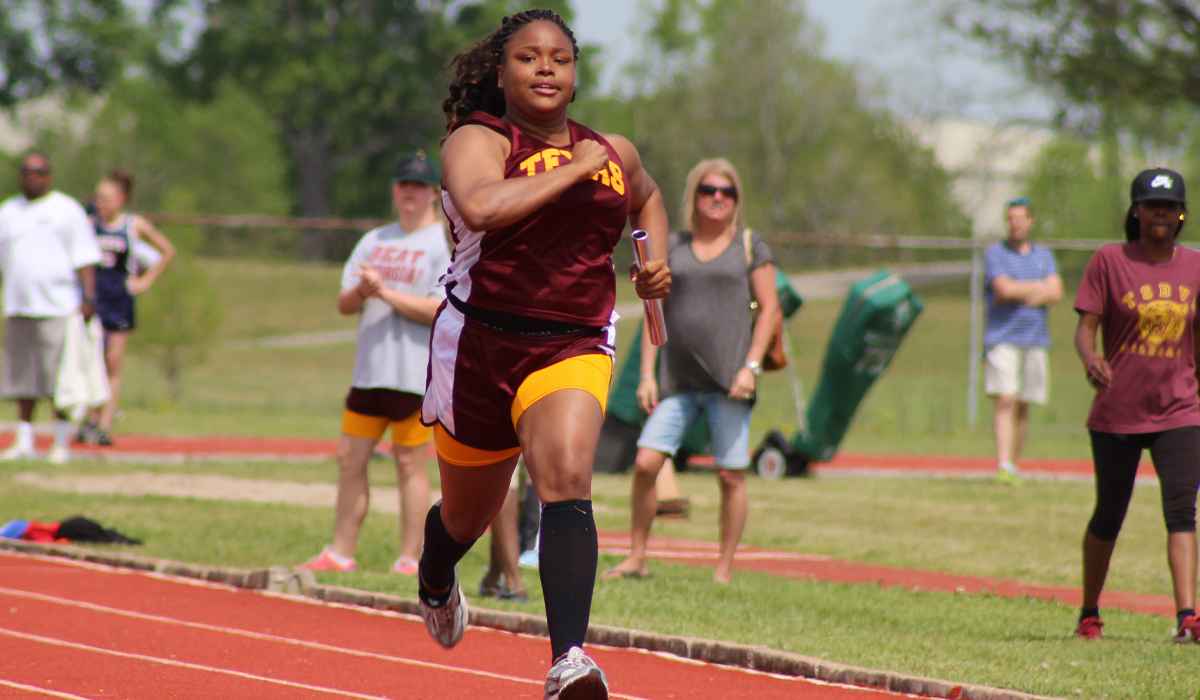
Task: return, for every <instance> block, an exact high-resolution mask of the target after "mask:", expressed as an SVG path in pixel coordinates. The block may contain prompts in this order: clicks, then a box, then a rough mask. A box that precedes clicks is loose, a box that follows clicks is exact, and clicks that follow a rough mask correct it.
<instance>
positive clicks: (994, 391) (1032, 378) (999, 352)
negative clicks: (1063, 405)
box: [983, 344, 1050, 404]
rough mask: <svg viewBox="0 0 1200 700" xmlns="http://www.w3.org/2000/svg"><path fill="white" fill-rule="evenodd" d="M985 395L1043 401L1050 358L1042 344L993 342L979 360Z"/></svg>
mask: <svg viewBox="0 0 1200 700" xmlns="http://www.w3.org/2000/svg"><path fill="white" fill-rule="evenodd" d="M983 366H984V370H983V376H984V387H985V389H984V390H985V391H986V392H987V394H988V396H1015V397H1017V401H1020V402H1021V403H1036V404H1044V403H1046V398H1047V397H1048V396H1049V393H1050V362H1049V360H1048V356H1047V353H1046V349H1045V348H1036V347H1017V346H1016V345H1003V344H1001V345H997V346H995V347H993V348H991V349H990V350H988V352H987V356H986V357H985V358H984V362H983Z"/></svg>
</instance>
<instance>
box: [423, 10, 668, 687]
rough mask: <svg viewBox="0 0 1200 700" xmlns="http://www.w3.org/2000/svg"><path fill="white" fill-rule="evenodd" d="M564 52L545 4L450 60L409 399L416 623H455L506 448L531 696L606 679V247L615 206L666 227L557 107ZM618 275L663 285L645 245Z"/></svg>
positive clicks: (645, 292)
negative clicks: (537, 678) (414, 381)
mask: <svg viewBox="0 0 1200 700" xmlns="http://www.w3.org/2000/svg"><path fill="white" fill-rule="evenodd" d="M577 57H578V47H577V46H576V43H575V39H574V35H573V34H572V33H571V30H570V29H569V28H567V26H566V24H565V23H564V22H563V21H562V19H561V18H560V17H559V16H558V15H556V14H555V13H553V12H550V11H548V10H529V11H526V12H521V13H519V14H516V15H513V16H511V17H506V18H505V19H504V20H503V22H502V24H501V26H500V28H499V29H497V30H496V31H494V32H493V33H492V34H490V35H489V36H488V37H487V38H485V39H484V40H483V41H482V42H480V43H479V44H478V45H476V46H475V47H474V48H471V49H469V50H467V51H465V52H463V53H461V54H459V55H458V56H457V57H455V59H454V62H453V66H454V69H455V76H454V79H453V81H452V83H451V85H450V98H449V99H447V100H446V102H445V103H444V105H443V109H444V111H445V112H446V116H447V132H448V137H447V139H446V141H445V145H444V148H443V151H442V173H443V176H442V187H443V192H442V203H443V207H444V209H445V211H446V215H447V219H448V220H449V222H450V224H451V235H452V237H453V239H454V244H455V246H454V259H453V262H452V263H451V265H450V269H449V271H448V272H447V274H446V276H445V278H444V280H445V282H446V292H447V304H445V305H443V306H442V307H441V309H440V310H439V311H438V315H437V318H436V319H435V320H434V326H433V336H432V338H431V341H430V343H431V352H430V371H429V386H428V387H427V389H426V392H425V402H424V406H423V420H424V422H425V423H426V424H428V425H432V426H433V427H434V444H435V445H436V447H437V452H438V466H439V468H440V470H441V487H442V500H441V501H440V502H438V503H436V504H434V506H433V508H431V509H430V511H429V515H428V518H427V519H426V523H425V547H424V550H423V552H422V554H421V562H420V576H419V578H420V586H419V594H420V599H421V607H422V613H423V615H424V618H425V622H426V626H427V627H428V629H429V632H430V634H431V635H432V636H433V637H434V638H435V639H436V640H437V641H438V642H440V643H441V644H442V645H443V646H445V647H447V648H449V647H452V646H454V645H455V644H456V643H458V641H459V639H461V638H462V635H463V632H464V630H465V627H466V622H467V606H466V599H465V597H464V596H463V593H462V588H461V586H460V585H459V581H458V578H457V576H456V574H455V565H456V564H457V563H458V561H459V560H460V559H461V558H462V557H463V555H464V554H466V553H467V551H468V550H469V549H470V548H471V545H473V544H474V543H475V540H476V539H477V538H479V536H480V535H481V534H482V533H483V532H484V529H485V528H486V527H487V525H488V523H489V522H491V520H492V518H493V517H494V516H495V515H496V513H498V512H499V511H500V508H501V506H502V505H503V503H504V498H505V495H506V494H507V492H508V486H509V479H510V476H511V474H512V471H513V468H514V467H515V466H516V464H517V458H518V456H519V455H520V454H521V453H522V452H523V453H524V457H525V464H526V466H527V467H528V469H529V474H530V478H531V480H532V481H533V484H534V486H535V488H536V489H537V493H538V497H539V499H540V500H541V501H542V503H543V504H544V506H543V509H542V539H541V566H540V567H539V574H540V577H541V582H542V590H543V595H544V598H545V602H546V618H547V622H548V626H549V632H550V644H551V650H552V659H553V665H552V667H551V668H550V671H549V673H548V674H547V677H546V684H545V697H546V698H558V699H561V700H567V699H568V698H589V699H590V698H606V697H607V696H608V686H607V681H606V679H605V677H604V674H603V672H601V671H600V669H599V668H598V667H597V666H596V665H595V663H593V662H592V661H591V660H590V659H589V658H588V657H587V656H586V655H584V653H583V650H582V645H583V641H584V636H585V635H586V633H587V628H588V618H589V615H590V613H591V601H592V589H593V586H594V584H595V579H596V562H597V539H596V526H595V521H594V520H593V517H592V502H591V475H592V460H593V458H594V456H595V454H596V445H597V443H598V441H599V436H600V426H601V423H602V422H603V419H604V406H605V402H606V401H607V398H608V385H609V379H610V377H611V374H612V356H613V352H614V351H613V341H614V335H615V333H614V326H613V324H614V321H615V315H614V313H613V306H614V302H615V294H616V284H615V283H616V279H615V277H616V276H615V272H614V270H613V266H612V251H613V248H614V246H616V244H617V243H618V242H619V240H620V238H621V233H622V231H623V229H624V227H625V224H626V222H628V223H630V224H632V225H633V226H634V227H635V228H640V229H645V230H646V231H648V232H649V233H650V236H651V241H652V244H651V246H652V251H653V252H654V254H655V255H659V256H661V255H663V254H664V253H665V251H666V233H667V216H666V210H665V209H664V208H663V202H662V196H661V194H660V193H659V190H658V187H657V186H656V185H655V184H654V181H653V180H652V179H651V178H650V176H649V175H648V174H647V173H646V172H644V171H643V170H642V165H641V161H640V159H639V157H638V153H637V151H636V150H635V149H634V147H633V145H632V144H630V143H629V141H627V140H626V139H624V138H622V137H620V136H616V135H612V134H600V133H597V132H595V131H592V130H591V129H588V128H587V127H584V126H582V125H580V124H577V123H575V122H573V121H570V120H568V119H567V105H568V104H569V103H570V102H571V100H572V98H573V97H574V94H575V66H576V63H575V62H576V59H577ZM634 278H635V282H636V287H637V293H638V295H639V296H640V297H642V298H643V299H656V298H661V297H664V296H666V295H667V293H668V292H669V290H670V282H671V278H670V272H669V270H668V269H667V266H666V263H665V262H664V261H662V260H654V261H651V262H650V263H648V264H647V265H646V266H645V267H644V268H643V269H642V270H641V271H639V272H637V273H636V274H635V275H634Z"/></svg>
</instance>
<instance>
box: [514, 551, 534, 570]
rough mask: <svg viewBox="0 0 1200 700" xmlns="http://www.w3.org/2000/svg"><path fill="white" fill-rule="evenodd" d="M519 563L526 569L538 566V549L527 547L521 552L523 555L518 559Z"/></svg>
mask: <svg viewBox="0 0 1200 700" xmlns="http://www.w3.org/2000/svg"><path fill="white" fill-rule="evenodd" d="M517 563H518V564H520V565H521V567H522V568H525V569H536V568H538V551H537V550H536V549H527V550H525V551H524V552H521V557H520V558H519V559H517Z"/></svg>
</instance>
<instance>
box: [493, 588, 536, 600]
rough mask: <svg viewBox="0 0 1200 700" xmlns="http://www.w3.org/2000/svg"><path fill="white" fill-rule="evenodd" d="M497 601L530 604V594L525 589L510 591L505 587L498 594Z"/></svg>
mask: <svg viewBox="0 0 1200 700" xmlns="http://www.w3.org/2000/svg"><path fill="white" fill-rule="evenodd" d="M496 599H497V600H503V601H506V602H509V603H528V602H529V593H527V592H526V591H525V589H524V588H518V589H516V590H509V589H507V588H505V587H503V586H501V587H500V592H499V593H497V594H496Z"/></svg>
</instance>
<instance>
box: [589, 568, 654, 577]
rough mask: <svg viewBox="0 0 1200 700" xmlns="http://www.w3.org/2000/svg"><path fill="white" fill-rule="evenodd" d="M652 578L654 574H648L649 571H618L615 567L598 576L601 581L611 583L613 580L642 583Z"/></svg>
mask: <svg viewBox="0 0 1200 700" xmlns="http://www.w3.org/2000/svg"><path fill="white" fill-rule="evenodd" d="M653 577H654V574H652V573H650V572H649V571H626V570H625V569H618V568H617V567H615V566H614V567H613V568H611V569H609V570H608V571H605V572H604V573H603V574H600V580H601V581H612V580H613V579H618V578H625V579H634V580H638V581H644V580H646V579H648V578H653Z"/></svg>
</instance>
